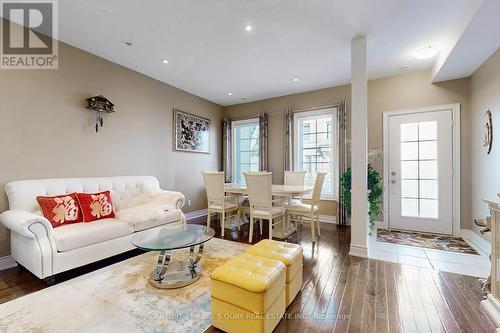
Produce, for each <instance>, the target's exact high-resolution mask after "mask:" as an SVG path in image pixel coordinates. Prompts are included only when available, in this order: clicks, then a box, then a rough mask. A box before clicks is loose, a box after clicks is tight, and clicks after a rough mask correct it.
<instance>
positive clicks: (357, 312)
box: [0, 218, 495, 333]
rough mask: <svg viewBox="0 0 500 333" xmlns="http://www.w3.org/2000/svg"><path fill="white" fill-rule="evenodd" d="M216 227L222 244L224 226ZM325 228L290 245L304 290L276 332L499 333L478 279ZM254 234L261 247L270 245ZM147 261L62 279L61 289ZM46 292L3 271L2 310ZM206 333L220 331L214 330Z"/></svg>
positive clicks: (23, 274)
mask: <svg viewBox="0 0 500 333" xmlns="http://www.w3.org/2000/svg"><path fill="white" fill-rule="evenodd" d="M190 223H197V224H204V223H205V219H204V218H200V219H196V220H193V221H190ZM212 226H213V227H214V229H216V235H217V237H220V229H219V227H218V223H216V222H214V221H212ZM321 227H322V229H321V239H320V241H319V244H318V245H317V246H316V247H312V245H311V240H310V232H309V228H308V225H307V224H304V226H303V228H302V229H301V230H299V231H298V232H297V233H296V234H295V235H292V236H291V237H290V239H289V240H288V241H289V242H294V243H300V244H301V245H302V246H303V247H304V268H303V270H304V284H303V289H302V291H301V292H300V293H299V294H298V296H297V298H296V299H295V301H294V302H293V303H292V304H291V305H290V306H289V307H288V309H287V313H286V315H285V318H284V319H283V320H281V322H280V323H279V325H278V327H277V328H276V330H275V332H287V333H288V332H377V333H379V332H494V330H495V328H494V326H493V324H492V322H491V321H490V320H489V319H488V318H487V317H486V315H485V314H483V312H482V311H481V309H480V305H479V302H480V301H481V300H482V298H483V296H482V293H481V290H480V283H479V282H478V281H477V279H476V278H473V277H468V276H463V275H458V274H452V273H445V272H437V271H433V270H429V269H424V268H419V267H413V266H406V265H401V264H396V263H389V262H383V261H377V260H369V259H360V258H355V257H350V256H349V255H348V253H349V242H350V230H349V229H340V228H337V227H336V226H335V225H331V224H322V225H321ZM255 229H256V230H255V234H254V242H258V241H259V240H260V239H262V238H267V234H266V233H265V231H264V234H263V235H262V236H260V235H258V229H259V228H255ZM264 230H266V228H264ZM225 238H226V239H230V240H234V241H237V242H245V243H246V242H248V225H245V226H243V227H242V229H241V230H240V231H238V230H236V229H235V230H233V231H232V232H226V236H225ZM140 253H142V252H141V251H130V252H128V253H125V254H122V255H119V256H116V257H113V258H109V259H106V260H103V261H101V262H98V263H94V264H91V265H87V266H85V267H82V268H78V269H75V270H73V271H70V272H66V273H64V274H60V275H58V276H57V277H56V283H59V282H61V281H64V280H67V279H70V278H73V277H75V276H78V275H81V274H83V273H86V272H89V271H92V270H95V269H98V268H100V267H104V266H106V265H109V264H111V263H114V262H117V261H120V260H123V259H125V258H128V257H130V256H134V255H137V254H140ZM46 287H47V286H46V285H45V283H44V282H43V281H40V280H38V279H37V278H36V277H35V276H33V275H32V274H31V273H29V272H28V271H26V270H25V269H24V268H22V267H16V268H12V269H8V270H4V271H1V272H0V303H4V302H7V301H9V300H11V299H14V298H17V297H20V296H23V295H26V294H29V293H31V292H34V291H37V290H40V289H43V288H46ZM207 332H211V333H213V332H219V331H218V330H217V329H215V328H213V327H211V328H209V329H208V331H207Z"/></svg>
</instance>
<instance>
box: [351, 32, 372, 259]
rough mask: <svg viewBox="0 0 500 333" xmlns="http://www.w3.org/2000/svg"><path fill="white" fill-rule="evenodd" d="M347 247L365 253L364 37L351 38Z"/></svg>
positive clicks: (365, 116) (365, 101) (366, 132)
mask: <svg viewBox="0 0 500 333" xmlns="http://www.w3.org/2000/svg"><path fill="white" fill-rule="evenodd" d="M351 100H352V104H351V106H352V107H351V113H352V118H351V169H352V181H351V182H352V189H351V248H350V251H349V254H350V255H352V256H357V257H363V258H366V257H368V249H367V237H368V192H367V180H366V175H367V162H368V160H367V155H368V82H367V75H366V37H358V38H355V39H353V40H352V41H351Z"/></svg>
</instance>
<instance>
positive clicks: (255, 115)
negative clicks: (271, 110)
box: [224, 112, 264, 121]
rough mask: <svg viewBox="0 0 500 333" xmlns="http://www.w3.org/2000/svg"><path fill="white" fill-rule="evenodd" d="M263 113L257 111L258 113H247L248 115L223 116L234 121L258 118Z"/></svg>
mask: <svg viewBox="0 0 500 333" xmlns="http://www.w3.org/2000/svg"><path fill="white" fill-rule="evenodd" d="M263 113H264V112H263ZM263 113H258V114H254V115H249V116H241V117H234V118H233V117H224V118H228V119H229V120H231V121H234V120H245V119H252V118H259V117H260V116H261V115H262V114H263Z"/></svg>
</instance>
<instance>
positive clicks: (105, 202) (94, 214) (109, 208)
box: [76, 191, 115, 222]
mask: <svg viewBox="0 0 500 333" xmlns="http://www.w3.org/2000/svg"><path fill="white" fill-rule="evenodd" d="M76 196H77V198H78V202H79V203H80V208H81V209H82V213H83V221H84V222H92V221H96V220H102V219H110V218H114V217H115V211H114V208H113V203H112V201H111V192H110V191H104V192H100V193H90V194H89V193H77V194H76Z"/></svg>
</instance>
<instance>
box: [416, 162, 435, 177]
mask: <svg viewBox="0 0 500 333" xmlns="http://www.w3.org/2000/svg"><path fill="white" fill-rule="evenodd" d="M419 169H420V170H419V173H420V175H419V176H420V177H419V178H420V179H437V176H438V175H437V169H438V166H437V161H420V167H419Z"/></svg>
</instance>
